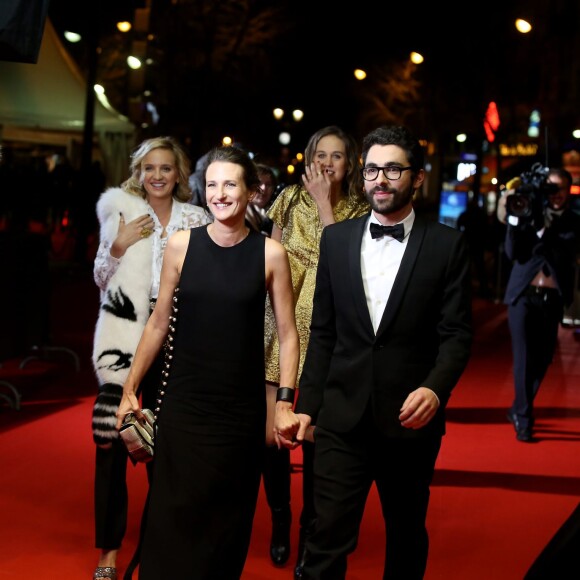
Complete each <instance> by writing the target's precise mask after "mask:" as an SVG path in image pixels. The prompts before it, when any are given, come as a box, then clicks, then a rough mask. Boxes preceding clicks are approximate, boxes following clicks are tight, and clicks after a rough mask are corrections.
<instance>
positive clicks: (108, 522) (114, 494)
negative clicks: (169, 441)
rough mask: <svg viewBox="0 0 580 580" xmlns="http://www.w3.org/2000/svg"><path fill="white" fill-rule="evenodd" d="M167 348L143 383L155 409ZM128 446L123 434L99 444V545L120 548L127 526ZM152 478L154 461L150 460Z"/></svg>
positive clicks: (146, 403)
mask: <svg viewBox="0 0 580 580" xmlns="http://www.w3.org/2000/svg"><path fill="white" fill-rule="evenodd" d="M163 360H164V353H163V351H161V352H160V354H159V356H158V357H157V358H156V359H155V361H154V362H153V364H152V365H151V367H150V368H149V371H148V372H147V374H146V375H145V377H144V378H143V381H142V382H141V385H140V396H141V405H142V407H143V408H149V409H154V408H155V406H156V404H155V400H156V399H157V391H158V389H159V384H160V381H161V370H162V364H163ZM127 460H128V455H127V449H126V447H125V445H124V444H123V442H122V441H121V439H120V438H117V439H115V440H114V441H113V444H112V446H111V447H110V448H109V449H102V448H100V447H97V448H96V458H95V486H94V494H95V495H94V502H95V547H96V548H99V549H101V550H118V549H119V548H120V547H121V544H122V542H123V538H124V537H125V532H126V530H127V508H128V492H127ZM146 469H147V479H148V480H149V481H150V480H151V473H152V469H153V461H150V462H149V463H147V464H146Z"/></svg>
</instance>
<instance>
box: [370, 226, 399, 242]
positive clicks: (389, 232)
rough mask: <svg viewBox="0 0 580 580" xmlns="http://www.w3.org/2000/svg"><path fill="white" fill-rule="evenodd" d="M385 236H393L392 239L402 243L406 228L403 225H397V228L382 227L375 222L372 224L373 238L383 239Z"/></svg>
mask: <svg viewBox="0 0 580 580" xmlns="http://www.w3.org/2000/svg"><path fill="white" fill-rule="evenodd" d="M383 236H391V237H392V238H395V240H399V242H402V241H403V238H404V237H405V227H404V226H403V224H397V225H396V226H381V225H379V224H375V223H374V222H373V223H372V224H371V237H372V238H373V239H375V238H382V237H383Z"/></svg>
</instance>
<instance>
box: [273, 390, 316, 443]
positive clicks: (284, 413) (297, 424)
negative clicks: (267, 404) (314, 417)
mask: <svg viewBox="0 0 580 580" xmlns="http://www.w3.org/2000/svg"><path fill="white" fill-rule="evenodd" d="M310 421H311V418H310V416H309V415H304V414H301V413H300V414H296V413H294V411H293V410H292V405H290V404H289V403H284V402H279V403H276V417H275V419H274V439H275V440H276V445H277V446H278V449H280V448H282V447H286V448H287V449H295V448H296V447H298V446H299V445H300V444H301V443H302V441H304V440H305V439H306V440H307V441H313V440H314V439H313V438H312V433H313V430H314V427H311V426H310Z"/></svg>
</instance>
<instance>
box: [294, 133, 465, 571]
mask: <svg viewBox="0 0 580 580" xmlns="http://www.w3.org/2000/svg"><path fill="white" fill-rule="evenodd" d="M362 159H363V165H364V167H363V169H362V174H363V177H364V180H365V190H366V197H367V199H368V201H369V203H370V205H371V207H372V212H371V213H370V214H369V215H367V216H364V217H361V218H357V219H351V220H346V221H344V222H341V223H337V224H333V225H331V226H328V227H326V228H325V229H324V231H323V234H322V238H321V241H320V261H319V264H318V271H317V280H316V291H315V295H314V309H313V315H312V324H311V335H310V342H309V345H308V350H307V355H306V361H305V365H304V370H303V373H302V377H301V380H300V385H299V386H300V390H299V398H298V402H297V405H296V413H297V414H298V417H299V419H300V423H301V425H300V429H299V431H298V434H297V440H298V441H301V440H303V438H304V436H305V434H306V432H307V427H308V426H309V425H314V426H315V428H314V441H315V458H314V476H315V483H314V498H315V507H316V513H317V521H316V527H315V531H314V534H313V535H312V537H311V539H310V540H309V541H308V542H307V546H306V550H307V558H306V565H305V568H304V578H307V579H317V580H322V579H328V580H339V579H341V578H345V575H346V565H347V556H348V554H349V553H351V552H352V551H353V550H354V549H355V547H356V544H357V537H358V531H359V527H360V522H361V519H362V516H363V512H364V507H365V503H366V499H367V496H368V493H369V491H370V488H371V485H372V483H373V481H374V482H376V486H377V490H378V493H379V497H380V501H381V506H382V510H383V517H384V519H385V525H386V532H387V534H386V535H387V540H386V562H385V572H384V578H389V579H401V580H402V579H404V580H418V579H421V578H423V576H424V573H425V569H426V565H427V553H428V535H427V530H426V524H425V522H426V516H427V507H428V503H429V492H430V484H431V480H432V477H433V472H434V468H435V461H436V459H437V455H438V452H439V448H440V445H441V439H442V436H443V434H444V432H445V417H444V410H445V406H446V404H447V402H448V400H449V397H450V395H451V391H452V390H453V388H454V387H455V385H456V384H457V382H458V380H459V378H460V376H461V374H462V372H463V370H464V369H465V367H466V365H467V361H468V358H469V355H470V350H471V342H472V329H471V296H470V287H471V278H470V263H469V255H468V249H467V245H466V242H465V240H464V236H463V234H462V233H461V232H458V231H457V230H455V229H453V228H451V227H448V226H445V225H442V224H439V223H436V222H434V221H427V220H426V219H424V218H422V217H421V216H419V215H417V214H416V213H415V211H414V210H413V205H412V199H413V195H414V193H415V191H416V190H417V189H419V188H420V187H421V185H422V183H423V181H424V179H425V172H424V169H423V161H424V153H423V149H422V147H421V145H420V143H419V141H418V140H417V139H416V138H415V137H414V136H413V135H412V134H411V133H410V132H409V131H408V130H407V129H406V128H404V127H398V126H389V127H380V128H378V129H376V130H374V131H372V132H371V133H369V134H368V135H367V136H366V137H365V138H364V141H363V152H362ZM382 226H395V228H394V229H389V227H387V228H386V229H382Z"/></svg>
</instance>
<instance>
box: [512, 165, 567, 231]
mask: <svg viewBox="0 0 580 580" xmlns="http://www.w3.org/2000/svg"><path fill="white" fill-rule="evenodd" d="M549 172H550V169H549V168H548V167H544V166H543V165H542V164H541V163H534V164H533V165H532V167H531V169H530V171H524V172H523V173H522V174H521V175H520V185H519V186H518V187H517V188H516V190H515V193H513V194H512V195H508V196H507V198H506V211H507V215H508V216H514V217H517V218H519V221H520V222H522V221H524V222H527V223H533V224H534V225H536V227H537V229H540V228H541V227H542V226H543V224H544V208H545V207H546V205H547V204H548V196H549V195H551V194H553V193H556V192H557V191H558V186H557V185H556V184H555V183H549V182H548V174H549Z"/></svg>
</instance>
